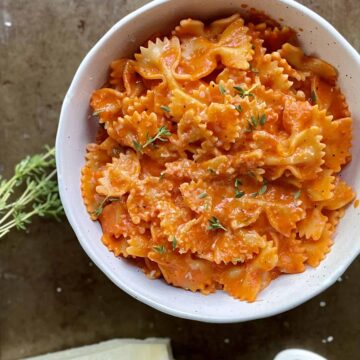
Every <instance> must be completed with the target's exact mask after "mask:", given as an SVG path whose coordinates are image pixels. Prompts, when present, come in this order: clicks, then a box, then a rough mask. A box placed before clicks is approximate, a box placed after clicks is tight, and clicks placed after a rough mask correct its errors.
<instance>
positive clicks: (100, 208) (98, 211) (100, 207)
mask: <svg viewBox="0 0 360 360" xmlns="http://www.w3.org/2000/svg"><path fill="white" fill-rule="evenodd" d="M106 201H107V198H104V199H103V200H102V201H101V202H100V203H99V205H98V206H97V207H96V209H95V210H94V211H93V212H92V215H95V216H100V215H101V214H102V212H103V210H104V205H105V203H106Z"/></svg>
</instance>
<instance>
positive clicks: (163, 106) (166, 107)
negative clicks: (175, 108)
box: [160, 105, 170, 113]
mask: <svg viewBox="0 0 360 360" xmlns="http://www.w3.org/2000/svg"><path fill="white" fill-rule="evenodd" d="M160 109H161V110H162V111H165V112H167V113H169V112H170V108H169V107H168V106H165V105H161V106H160Z"/></svg>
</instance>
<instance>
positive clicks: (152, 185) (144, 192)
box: [126, 176, 173, 224]
mask: <svg viewBox="0 0 360 360" xmlns="http://www.w3.org/2000/svg"><path fill="white" fill-rule="evenodd" d="M172 189H173V184H172V183H171V182H170V181H167V180H165V179H164V180H163V181H159V179H158V178H156V177H150V176H149V177H147V178H145V179H144V180H141V181H138V182H137V183H136V185H134V186H133V187H132V189H131V190H130V194H129V197H128V199H127V203H126V204H127V208H128V211H129V214H130V217H131V219H132V221H133V223H134V224H139V223H140V221H141V220H143V221H146V222H149V221H151V220H152V219H154V218H155V217H156V215H157V213H158V209H157V202H158V201H161V200H165V199H170V197H171V193H170V192H171V191H172Z"/></svg>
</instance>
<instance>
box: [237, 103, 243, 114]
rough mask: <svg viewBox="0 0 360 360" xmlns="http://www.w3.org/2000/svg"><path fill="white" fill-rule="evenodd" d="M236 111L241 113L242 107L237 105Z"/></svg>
mask: <svg viewBox="0 0 360 360" xmlns="http://www.w3.org/2000/svg"><path fill="white" fill-rule="evenodd" d="M235 110H237V111H238V112H239V113H241V112H242V111H243V109H242V107H241V105H235Z"/></svg>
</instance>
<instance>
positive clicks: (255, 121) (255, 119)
mask: <svg viewBox="0 0 360 360" xmlns="http://www.w3.org/2000/svg"><path fill="white" fill-rule="evenodd" d="M258 123H259V120H258V118H256V117H255V116H251V123H250V125H252V127H253V128H254V129H255V128H256V127H257V126H258Z"/></svg>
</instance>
